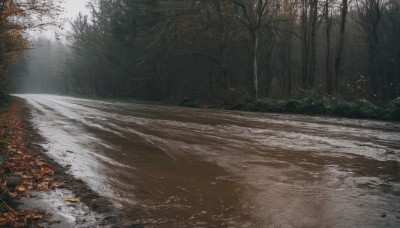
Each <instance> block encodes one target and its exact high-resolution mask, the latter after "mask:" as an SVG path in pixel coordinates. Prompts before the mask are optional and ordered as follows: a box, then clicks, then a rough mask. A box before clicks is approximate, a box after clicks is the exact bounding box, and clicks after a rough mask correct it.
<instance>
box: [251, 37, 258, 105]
mask: <svg viewBox="0 0 400 228" xmlns="http://www.w3.org/2000/svg"><path fill="white" fill-rule="evenodd" d="M250 33H251V34H250V35H251V41H252V43H253V44H252V45H253V49H252V53H251V55H252V89H251V98H252V101H253V102H256V101H257V99H258V33H257V31H256V30H252V31H251V32H250Z"/></svg>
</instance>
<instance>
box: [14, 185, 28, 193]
mask: <svg viewBox="0 0 400 228" xmlns="http://www.w3.org/2000/svg"><path fill="white" fill-rule="evenodd" d="M15 189H17V191H19V192H25V191H26V188H25V187H24V186H22V185H20V186H18V187H16V188H15Z"/></svg>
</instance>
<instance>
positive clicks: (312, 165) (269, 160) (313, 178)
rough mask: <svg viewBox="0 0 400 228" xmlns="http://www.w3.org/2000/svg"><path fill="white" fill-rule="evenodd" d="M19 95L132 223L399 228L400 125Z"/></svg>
mask: <svg viewBox="0 0 400 228" xmlns="http://www.w3.org/2000/svg"><path fill="white" fill-rule="evenodd" d="M20 97H22V98H24V99H26V101H27V103H28V105H29V106H30V107H31V108H32V114H33V119H32V121H33V123H34V125H35V126H36V128H37V129H38V130H39V132H40V134H41V135H42V136H43V137H45V138H46V140H47V142H46V143H45V144H44V145H43V146H44V147H45V148H46V149H47V150H48V153H49V155H50V156H52V157H53V158H55V159H56V160H57V161H58V162H59V163H61V164H62V165H64V166H68V167H70V172H71V173H72V174H73V175H74V176H75V177H77V178H80V179H82V180H83V181H85V182H87V183H88V184H89V186H90V187H91V188H92V189H93V190H94V191H96V192H98V193H99V194H101V195H102V196H105V197H107V198H109V199H110V201H111V202H113V203H114V204H115V205H116V208H117V210H118V215H119V218H120V221H122V222H123V223H124V224H126V225H128V224H141V225H143V226H145V227H399V226H400V163H399V162H400V123H390V122H379V121H370V120H350V119H340V118H327V117H310V116H300V115H281V114H260V113H244V112H232V111H216V110H198V109H186V108H177V107H163V106H161V107H160V106H147V105H135V104H122V103H108V102H102V101H92V100H84V99H75V98H69V97H61V96H50V95H20Z"/></svg>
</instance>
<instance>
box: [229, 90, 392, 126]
mask: <svg viewBox="0 0 400 228" xmlns="http://www.w3.org/2000/svg"><path fill="white" fill-rule="evenodd" d="M237 106H238V105H237ZM241 106H244V108H242V110H244V111H253V112H276V113H296V114H308V115H328V116H338V117H347V118H358V119H382V120H400V98H398V99H396V100H394V101H392V102H390V103H389V104H388V105H386V106H383V107H381V106H377V105H374V104H373V103H372V102H370V101H367V100H365V99H361V100H358V101H354V102H349V101H345V100H343V99H340V98H336V97H322V96H319V95H318V94H315V93H310V96H308V97H305V98H303V99H299V100H295V99H260V100H257V102H255V103H248V104H245V105H241Z"/></svg>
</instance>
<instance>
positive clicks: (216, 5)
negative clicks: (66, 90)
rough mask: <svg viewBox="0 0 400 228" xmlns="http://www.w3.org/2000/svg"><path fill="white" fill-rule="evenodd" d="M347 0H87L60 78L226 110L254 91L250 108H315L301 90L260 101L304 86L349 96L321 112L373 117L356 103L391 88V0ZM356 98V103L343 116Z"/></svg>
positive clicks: (110, 93) (96, 91) (395, 51)
mask: <svg viewBox="0 0 400 228" xmlns="http://www.w3.org/2000/svg"><path fill="white" fill-rule="evenodd" d="M347 2H348V1H336V0H327V1H324V4H320V3H322V1H314V0H303V1H296V0H272V1H242V0H229V1H222V0H218V1H215V0H213V1H211V0H201V1H197V0H188V1H178V0H172V1H161V0H155V1H150V0H141V1H129V0H115V1H106V0H92V2H91V5H90V7H89V9H90V10H91V17H87V16H83V15H81V16H79V17H78V18H76V20H75V21H74V23H73V24H72V27H73V32H72V38H73V39H72V43H71V50H72V53H71V55H69V57H68V61H67V63H68V64H67V68H66V69H65V70H66V72H65V73H64V74H63V75H69V81H70V84H71V89H72V90H73V93H76V94H81V95H87V94H91V95H95V96H103V97H130V98H134V99H144V100H158V101H163V102H166V101H170V100H175V101H176V100H181V99H182V98H186V97H190V98H193V99H194V100H200V101H202V102H201V103H202V104H203V105H204V103H205V104H207V103H221V102H223V103H225V104H229V103H230V104H233V105H231V106H232V108H238V107H236V106H235V105H234V104H237V103H240V104H246V103H247V100H248V98H250V101H251V102H253V101H255V100H254V99H255V97H258V98H259V99H261V100H264V101H263V102H262V104H253V105H250V106H251V108H252V109H267V110H269V109H272V110H275V109H277V110H286V109H293V110H298V109H299V110H301V112H302V113H310V114H314V113H323V112H324V110H325V109H326V108H325V107H324V105H325V103H324V100H323V99H321V97H319V98H316V97H309V96H308V95H307V96H304V97H307V99H304V100H301V101H296V102H295V101H292V102H290V103H289V104H285V105H287V106H288V107H286V106H285V105H283V104H281V103H279V102H278V103H276V102H272V101H268V102H267V100H268V99H269V98H271V97H281V98H282V97H288V98H289V99H290V98H292V97H293V94H295V93H296V92H299V91H304V90H311V91H318V94H321V95H329V96H337V97H343V98H345V99H346V100H353V101H355V103H357V104H350V103H346V102H342V101H339V100H337V101H336V100H332V101H329V102H328V101H327V102H328V103H329V105H328V106H329V107H327V110H328V111H327V112H329V113H332V114H338V115H339V114H340V115H349V116H351V115H354V116H358V115H360V116H365V117H367V116H370V117H376V116H375V114H374V113H375V112H378V111H377V110H375V111H374V110H373V108H372V106H371V105H370V104H366V103H365V102H361V103H360V102H358V100H361V99H368V100H371V101H374V102H376V103H380V102H387V101H389V100H392V99H394V98H396V97H398V96H399V95H400V78H399V77H398V74H396V72H399V70H400V68H399V67H400V66H399V64H398V62H399V61H400V55H399V53H400V46H399V45H398V42H397V40H398V39H399V38H400V37H399V34H400V27H399V24H400V23H399V22H400V4H399V3H398V1H389V0H385V1H375V0H373V1H372V2H373V4H366V3H368V1H366V0H359V1H356V2H354V3H351V7H350V8H348V9H347V8H345V7H348V5H347ZM344 3H346V4H344ZM374 7H375V8H374ZM326 12H327V13H326ZM376 12H378V13H379V15H380V18H379V20H376V21H375V22H374V23H372V22H373V21H371V20H368V19H374V18H373V17H372V16H374V14H375V13H376ZM369 16H371V17H372V18H369ZM337 22H339V23H337ZM371 23H372V24H371ZM371 26H372V27H371ZM373 31H375V32H373ZM392 31H394V32H392ZM328 34H329V37H327V36H328ZM344 34H346V35H344ZM331 49H332V50H334V51H332V50H331ZM320 56H326V58H319V57H320ZM369 66H371V67H369ZM333 68H334V69H333ZM334 73H335V79H334V80H333V78H332V77H333V76H332V75H333V74H334ZM66 81H68V80H66ZM329 83H330V85H328V84H329ZM327 87H329V88H327ZM318 96H319V95H318ZM245 100H246V101H245ZM271 102H272V103H271ZM192 103H193V102H192ZM195 103H196V102H195ZM191 105H194V106H199V105H200V104H191ZM355 105H357V106H359V107H362V108H360V109H358V110H355V111H354V114H348V111H349V110H350V109H352V108H353V106H355ZM334 106H335V107H337V108H334Z"/></svg>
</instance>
